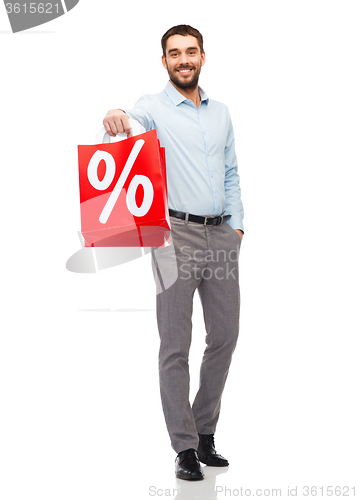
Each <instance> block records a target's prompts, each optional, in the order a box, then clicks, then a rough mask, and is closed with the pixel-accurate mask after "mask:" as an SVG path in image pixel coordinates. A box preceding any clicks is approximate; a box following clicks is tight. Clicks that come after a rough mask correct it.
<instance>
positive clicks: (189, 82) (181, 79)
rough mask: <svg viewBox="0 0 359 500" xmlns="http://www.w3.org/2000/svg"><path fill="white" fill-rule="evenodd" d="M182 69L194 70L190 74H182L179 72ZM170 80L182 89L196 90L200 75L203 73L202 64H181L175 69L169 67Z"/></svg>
mask: <svg viewBox="0 0 359 500" xmlns="http://www.w3.org/2000/svg"><path fill="white" fill-rule="evenodd" d="M180 69H191V70H192V72H191V74H190V75H188V76H182V75H181V74H180V73H179V70H180ZM167 72H168V75H169V77H170V80H171V81H172V82H173V83H174V84H175V85H176V86H177V87H179V88H180V89H183V90H194V89H195V88H196V87H197V85H198V80H199V75H200V73H201V66H198V67H196V66H190V65H188V66H179V67H178V68H176V69H175V70H169V69H167Z"/></svg>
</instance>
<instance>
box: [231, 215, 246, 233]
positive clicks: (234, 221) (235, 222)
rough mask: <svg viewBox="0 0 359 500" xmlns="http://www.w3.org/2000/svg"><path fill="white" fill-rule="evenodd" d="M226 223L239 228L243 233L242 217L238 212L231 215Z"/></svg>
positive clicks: (233, 227)
mask: <svg viewBox="0 0 359 500" xmlns="http://www.w3.org/2000/svg"><path fill="white" fill-rule="evenodd" d="M227 223H228V224H229V225H230V226H231V228H232V229H240V230H241V231H242V233H243V234H244V229H243V219H242V217H241V216H240V215H239V214H237V215H232V217H231V218H230V219H229V220H228V221H227Z"/></svg>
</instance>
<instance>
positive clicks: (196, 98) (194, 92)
mask: <svg viewBox="0 0 359 500" xmlns="http://www.w3.org/2000/svg"><path fill="white" fill-rule="evenodd" d="M170 82H171V83H172V85H173V86H174V88H175V89H177V90H178V92H179V93H180V94H182V95H183V96H184V97H185V98H186V99H189V100H190V101H192V102H193V104H194V105H195V106H196V108H199V106H200V104H201V96H200V95H199V90H198V84H197V85H196V87H194V88H193V89H191V88H189V89H182V88H181V87H177V85H176V84H175V83H173V81H172V80H170Z"/></svg>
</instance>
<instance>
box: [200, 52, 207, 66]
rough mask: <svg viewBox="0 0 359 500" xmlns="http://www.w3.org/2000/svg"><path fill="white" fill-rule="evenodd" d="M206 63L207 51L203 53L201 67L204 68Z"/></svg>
mask: <svg viewBox="0 0 359 500" xmlns="http://www.w3.org/2000/svg"><path fill="white" fill-rule="evenodd" d="M205 62H206V53H205V51H203V52H202V54H201V66H203V65H204V63H205Z"/></svg>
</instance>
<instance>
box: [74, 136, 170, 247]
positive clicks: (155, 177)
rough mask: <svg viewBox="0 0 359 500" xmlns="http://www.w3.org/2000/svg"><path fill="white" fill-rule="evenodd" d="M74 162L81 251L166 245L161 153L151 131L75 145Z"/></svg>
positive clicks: (166, 208)
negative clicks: (76, 179)
mask: <svg viewBox="0 0 359 500" xmlns="http://www.w3.org/2000/svg"><path fill="white" fill-rule="evenodd" d="M78 159H79V185H80V212H81V233H82V235H83V237H84V240H85V247H90V246H92V247H160V246H165V245H168V244H169V240H170V238H169V236H170V219H169V213H168V201H167V182H166V162H165V150H164V148H161V147H160V144H159V140H158V138H157V132H156V130H151V131H150V132H145V133H143V134H140V135H136V136H134V137H131V138H129V139H125V140H123V141H121V142H114V143H106V144H95V145H87V146H78Z"/></svg>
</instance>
